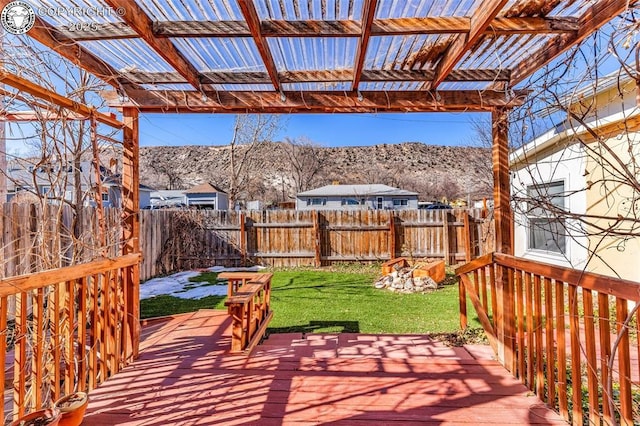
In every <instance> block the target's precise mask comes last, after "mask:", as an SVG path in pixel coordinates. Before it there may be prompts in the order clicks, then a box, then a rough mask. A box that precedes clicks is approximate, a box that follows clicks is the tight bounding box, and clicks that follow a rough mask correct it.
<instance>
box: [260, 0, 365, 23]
mask: <svg viewBox="0 0 640 426" xmlns="http://www.w3.org/2000/svg"><path fill="white" fill-rule="evenodd" d="M255 6H256V10H257V12H258V16H259V17H260V18H261V19H285V20H292V21H302V20H314V21H322V20H329V21H334V20H352V19H356V20H358V19H360V17H361V16H362V2H361V1H353V0H323V1H318V0H314V1H309V0H256V2H255Z"/></svg>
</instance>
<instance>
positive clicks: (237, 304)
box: [218, 273, 273, 353]
mask: <svg viewBox="0 0 640 426" xmlns="http://www.w3.org/2000/svg"><path fill="white" fill-rule="evenodd" d="M231 275H233V273H230V274H228V275H225V274H224V273H223V274H220V275H219V276H218V277H219V278H223V279H224V278H226V279H228V280H229V292H230V295H229V297H228V298H227V300H226V302H225V305H226V306H227V307H228V309H229V314H230V315H231V318H232V320H233V324H232V332H231V353H239V352H246V353H248V352H251V350H252V349H253V348H254V347H255V345H257V344H258V343H259V342H260V339H261V338H262V336H263V335H264V333H265V331H266V329H267V325H269V321H271V318H272V317H273V311H272V310H271V277H272V276H273V274H261V273H252V274H245V275H242V274H241V275H242V276H241V275H235V276H231Z"/></svg>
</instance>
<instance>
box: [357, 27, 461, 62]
mask: <svg viewBox="0 0 640 426" xmlns="http://www.w3.org/2000/svg"><path fill="white" fill-rule="evenodd" d="M454 37H455V36H454V35H451V34H449V35H437V34H429V35H424V34H421V35H408V36H381V37H371V40H370V41H369V48H368V49H367V56H366V58H365V62H364V63H365V68H366V69H385V70H402V69H404V70H417V69H432V68H433V67H434V65H435V64H436V63H437V61H438V59H439V57H440V54H442V52H444V50H445V49H446V48H447V46H449V44H450V43H451V41H453V39H454Z"/></svg>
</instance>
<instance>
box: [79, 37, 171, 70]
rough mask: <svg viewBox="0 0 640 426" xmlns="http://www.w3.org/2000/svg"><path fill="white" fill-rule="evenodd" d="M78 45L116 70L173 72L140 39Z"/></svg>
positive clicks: (88, 42) (81, 43) (86, 42)
mask: <svg viewBox="0 0 640 426" xmlns="http://www.w3.org/2000/svg"><path fill="white" fill-rule="evenodd" d="M79 44H80V45H81V46H82V47H85V48H87V49H88V50H90V51H91V52H93V53H94V54H96V55H97V56H98V57H100V58H101V59H103V60H104V61H105V62H107V63H108V64H109V65H111V66H113V67H114V68H116V69H118V70H128V71H131V70H144V71H150V72H170V71H173V68H172V67H171V66H170V65H169V64H167V63H166V62H165V60H164V59H162V58H161V57H160V55H158V54H157V53H156V52H155V51H154V50H153V49H151V48H150V47H149V46H148V45H147V43H145V42H144V41H142V40H140V39H130V40H100V41H83V42H80V43H79Z"/></svg>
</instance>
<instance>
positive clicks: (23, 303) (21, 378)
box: [13, 292, 27, 420]
mask: <svg viewBox="0 0 640 426" xmlns="http://www.w3.org/2000/svg"><path fill="white" fill-rule="evenodd" d="M15 327H16V328H15V336H16V338H15V346H14V348H15V349H14V351H15V353H14V356H15V360H14V363H13V365H14V369H13V420H17V419H18V417H22V416H24V413H25V410H26V408H27V407H26V404H25V402H26V393H27V389H26V386H27V383H26V382H27V377H26V372H27V369H26V367H27V293H25V292H22V293H20V294H18V295H17V296H16V324H15Z"/></svg>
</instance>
